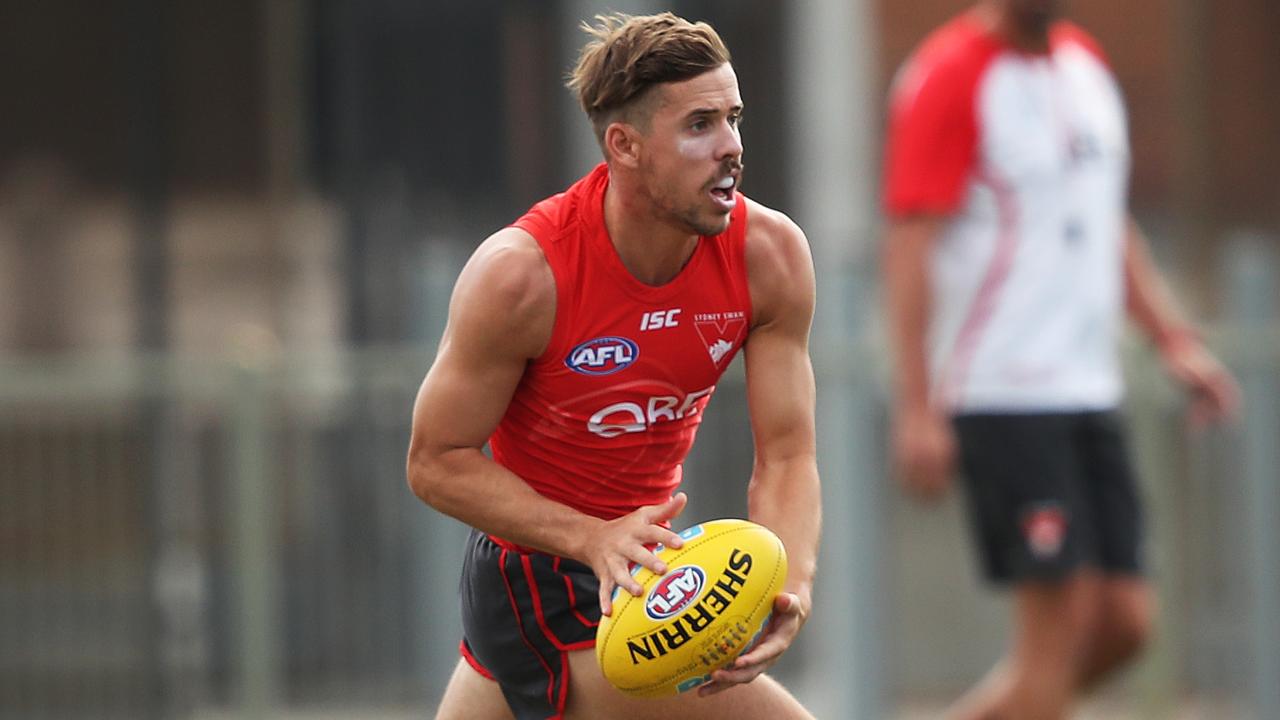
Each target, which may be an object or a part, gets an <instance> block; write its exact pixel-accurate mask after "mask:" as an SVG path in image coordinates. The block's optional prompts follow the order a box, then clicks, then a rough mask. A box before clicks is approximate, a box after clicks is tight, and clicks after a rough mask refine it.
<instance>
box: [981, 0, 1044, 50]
mask: <svg viewBox="0 0 1280 720" xmlns="http://www.w3.org/2000/svg"><path fill="white" fill-rule="evenodd" d="M978 15H979V17H980V18H982V19H983V20H984V21H985V22H986V24H987V27H988V28H989V29H990V30H991V32H993V33H994V34H995V35H996V36H997V37H999V38H1000V39H1001V40H1003V41H1004V42H1005V43H1006V44H1008V45H1009V46H1010V47H1012V48H1014V49H1015V50H1020V51H1022V52H1026V53H1033V54H1043V53H1047V52H1049V27H1050V25H1051V23H1050V22H1037V21H1034V20H1029V19H1026V18H1020V17H1018V15H1017V14H1016V13H1015V12H1014V11H1013V10H1012V9H1011V8H1010V7H1009V6H1008V5H1007V4H1006V3H999V2H985V3H983V4H981V5H980V6H979V7H978Z"/></svg>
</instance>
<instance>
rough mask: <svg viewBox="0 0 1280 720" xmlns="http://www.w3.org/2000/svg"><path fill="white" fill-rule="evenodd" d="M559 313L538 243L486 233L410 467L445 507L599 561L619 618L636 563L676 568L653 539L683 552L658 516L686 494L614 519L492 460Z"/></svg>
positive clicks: (431, 500)
mask: <svg viewBox="0 0 1280 720" xmlns="http://www.w3.org/2000/svg"><path fill="white" fill-rule="evenodd" d="M554 317H555V280H554V278H553V277H552V275H551V270H550V268H549V267H548V266H547V264H546V260H545V259H544V258H543V256H542V253H541V251H540V250H539V249H538V247H537V244H536V243H535V242H534V240H533V238H532V237H530V236H529V235H528V234H527V233H525V232H524V231H522V230H517V229H506V230H503V231H501V232H499V233H497V234H495V235H494V236H493V237H491V238H490V239H489V240H486V241H485V242H484V244H482V245H481V246H480V248H479V249H478V250H477V251H476V254H475V255H474V256H473V257H472V258H471V260H470V261H469V262H468V263H467V265H466V267H465V268H463V270H462V273H461V274H460V275H459V277H458V282H457V285H456V287H455V289H454V293H453V297H452V299H451V301H450V304H449V322H448V326H447V327H446V329H445V332H444V338H443V339H442V340H441V343H440V350H439V353H438V355H437V356H436V360H435V362H434V363H433V364H432V366H431V369H430V371H428V372H427V376H426V378H425V379H424V380H423V382H422V387H421V388H420V389H419V391H418V397H417V401H416V402H415V403H414V409H413V431H412V437H411V440H410V446H409V457H408V462H407V468H406V472H407V475H408V480H409V486H410V487H411V488H412V489H413V491H414V493H415V494H416V495H417V496H418V497H419V498H421V499H422V501H423V502H425V503H427V504H428V505H430V506H432V507H434V508H435V509H437V510H439V511H440V512H442V513H445V514H446V515H450V516H452V517H455V518H457V519H458V520H461V521H462V522H464V523H467V524H468V525H471V526H472V527H475V528H477V529H479V530H482V531H484V532H488V533H492V534H494V535H497V536H499V537H502V538H504V539H506V540H510V541H511V542H514V543H518V544H520V545H524V546H528V547H532V548H537V549H539V550H543V551H545V552H549V553H553V554H556V555H561V556H564V557H569V558H574V559H577V560H581V561H582V562H585V563H587V564H588V565H590V566H591V567H592V569H593V570H594V571H595V573H596V575H597V577H599V578H600V581H601V588H600V602H601V609H602V611H604V612H605V613H608V612H609V611H610V609H611V607H610V603H609V595H611V594H612V592H613V587H614V585H615V584H617V585H622V586H623V587H625V588H626V589H627V590H628V591H630V592H631V593H632V594H635V595H638V594H640V591H641V588H640V585H639V583H637V582H636V581H635V579H634V578H632V577H631V574H630V573H629V572H628V571H627V563H628V561H634V562H637V563H640V564H642V565H644V566H645V567H648V568H649V569H651V570H653V571H654V572H658V573H661V572H665V566H664V564H663V563H661V562H660V561H658V559H657V557H656V556H654V554H653V553H652V552H650V551H649V550H648V549H646V548H645V547H644V545H645V544H646V543H659V542H661V543H665V544H667V545H668V546H671V547H680V544H681V541H680V538H679V537H678V536H677V535H676V534H675V533H673V532H671V531H670V530H667V529H665V528H663V527H660V526H659V525H658V523H661V522H663V521H666V520H669V519H671V518H672V517H674V516H675V515H677V514H679V512H680V510H682V509H683V507H684V504H685V497H684V495H677V496H676V497H675V498H672V499H671V500H669V501H668V502H666V503H663V504H661V505H655V506H649V507H645V508H641V509H639V510H637V511H635V512H633V513H631V514H629V515H625V516H623V517H621V518H618V519H617V520H613V521H609V522H606V521H604V520H600V519H598V518H595V517H591V516H589V515H586V514H584V513H581V512H578V511H577V510H574V509H573V508H570V507H568V506H566V505H563V504H561V503H558V502H555V501H552V500H550V499H548V498H545V497H543V496H542V495H540V494H539V493H538V492H536V491H535V490H533V489H532V488H531V487H529V485H528V484H527V483H525V482H524V481H523V480H521V479H520V478H519V477H517V476H516V475H515V474H513V473H511V472H510V471H509V470H507V469H506V468H503V467H502V466H500V465H498V464H497V463H495V462H493V461H492V460H491V459H489V458H488V457H487V456H485V455H484V453H483V452H482V448H483V447H484V444H485V443H486V442H487V441H488V439H489V435H490V434H491V433H492V432H493V430H494V428H495V427H497V425H498V423H499V422H500V421H501V419H502V416H503V414H504V413H505V412H506V410H507V406H508V404H509V403H510V402H511V397H512V395H513V394H514V392H515V389H516V386H517V385H518V384H519V382H520V378H521V376H522V375H523V374H524V371H525V367H526V365H527V363H528V362H529V361H530V360H531V359H533V358H536V357H537V356H538V355H540V354H541V353H542V352H543V350H544V349H545V347H546V344H547V342H548V340H549V338H550V337H551V330H552V325H553V324H554Z"/></svg>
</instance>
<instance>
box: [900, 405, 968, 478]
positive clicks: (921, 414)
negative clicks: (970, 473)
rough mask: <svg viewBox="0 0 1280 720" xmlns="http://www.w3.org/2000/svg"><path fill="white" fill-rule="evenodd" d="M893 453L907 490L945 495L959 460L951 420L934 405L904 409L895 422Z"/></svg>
mask: <svg viewBox="0 0 1280 720" xmlns="http://www.w3.org/2000/svg"><path fill="white" fill-rule="evenodd" d="M893 455H894V461H895V464H896V465H897V469H898V479H899V481H900V482H901V483H902V485H903V487H904V488H906V490H907V492H909V493H911V494H912V495H914V496H916V497H918V498H920V499H923V500H936V499H938V498H940V497H942V495H943V494H944V493H945V492H946V491H947V488H948V487H949V486H950V484H951V475H952V472H953V470H954V467H955V461H956V440H955V431H954V430H952V428H951V422H950V421H949V420H948V419H947V417H946V416H945V415H943V414H942V413H939V412H937V411H934V410H932V409H914V410H908V409H900V411H899V412H898V413H897V414H896V415H895V417H894V422H893Z"/></svg>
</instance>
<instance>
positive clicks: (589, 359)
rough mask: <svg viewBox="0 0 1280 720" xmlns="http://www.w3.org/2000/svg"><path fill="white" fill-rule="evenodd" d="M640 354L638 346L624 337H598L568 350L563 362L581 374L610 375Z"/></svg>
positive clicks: (623, 367) (633, 360)
mask: <svg viewBox="0 0 1280 720" xmlns="http://www.w3.org/2000/svg"><path fill="white" fill-rule="evenodd" d="M639 356H640V346H639V345H636V344H635V342H633V341H631V340H628V339H627V338H624V337H615V336H612V335H611V336H607V337H598V338H594V339H591V340H588V341H586V342H584V343H582V344H581V345H578V346H577V347H575V348H574V349H572V350H570V351H569V355H568V357H566V358H565V359H564V364H565V365H566V366H567V367H568V368H569V369H570V370H572V371H574V372H577V373H582V374H583V375H612V374H613V373H616V372H618V371H619V370H622V369H625V368H626V367H627V366H628V365H630V364H631V363H633V362H635V361H636V358H637V357H639Z"/></svg>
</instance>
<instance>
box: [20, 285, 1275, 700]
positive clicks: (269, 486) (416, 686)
mask: <svg viewBox="0 0 1280 720" xmlns="http://www.w3.org/2000/svg"><path fill="white" fill-rule="evenodd" d="M1249 268H1250V265H1249V263H1244V264H1243V265H1242V267H1241V268H1238V269H1237V270H1239V272H1240V273H1243V274H1242V275H1240V277H1245V278H1246V279H1245V281H1242V282H1244V284H1245V285H1247V283H1248V281H1247V277H1246V276H1247V275H1248V273H1249V271H1250V270H1249ZM1268 277H1270V276H1260V278H1255V281H1256V282H1260V283H1262V285H1261V286H1259V287H1254V288H1252V289H1248V288H1246V289H1244V290H1241V292H1242V293H1243V294H1242V297H1241V299H1240V300H1239V301H1238V302H1236V303H1235V306H1237V307H1238V308H1239V312H1237V313H1236V315H1237V316H1238V317H1239V318H1240V319H1241V323H1242V324H1241V325H1238V326H1234V327H1224V328H1220V329H1219V330H1218V331H1216V332H1215V333H1213V334H1212V335H1211V338H1212V339H1213V341H1214V343H1215V345H1217V346H1218V347H1219V348H1220V349H1221V350H1222V353H1223V355H1224V357H1226V358H1227V359H1228V361H1229V362H1230V364H1231V365H1232V366H1233V367H1234V368H1235V369H1236V370H1237V371H1238V373H1239V374H1240V377H1241V378H1242V382H1243V384H1244V388H1245V391H1246V396H1247V398H1246V399H1247V405H1246V408H1247V410H1246V412H1247V417H1246V420H1245V422H1244V423H1243V424H1242V425H1241V426H1240V427H1237V428H1232V429H1226V430H1221V431H1217V432H1214V433H1209V434H1206V435H1194V434H1191V433H1189V432H1187V431H1186V430H1185V429H1184V428H1183V425H1182V424H1181V422H1180V420H1179V409H1180V401H1179V399H1178V396H1177V395H1176V394H1175V393H1174V392H1172V390H1171V389H1170V387H1169V385H1168V382H1167V381H1165V380H1163V379H1162V378H1161V376H1160V375H1159V374H1158V373H1156V372H1154V371H1152V370H1151V369H1150V367H1149V366H1148V365H1147V364H1146V363H1145V362H1135V363H1134V367H1135V368H1138V367H1141V368H1145V369H1144V370H1142V371H1138V372H1135V373H1133V382H1132V384H1131V388H1132V391H1131V397H1130V403H1129V413H1130V417H1131V420H1132V425H1133V428H1134V430H1135V433H1134V436H1135V439H1136V443H1135V448H1136V451H1137V453H1138V455H1139V458H1140V466H1141V467H1142V469H1143V475H1144V478H1145V485H1146V494H1147V496H1148V499H1149V501H1150V507H1151V515H1152V519H1153V528H1152V548H1151V549H1152V553H1151V554H1152V557H1153V560H1154V563H1153V565H1154V568H1153V577H1154V578H1155V580H1156V582H1157V586H1158V588H1159V590H1160V594H1161V599H1162V605H1163V610H1164V615H1163V618H1164V620H1163V623H1162V632H1161V633H1160V639H1159V641H1158V642H1157V644H1156V646H1155V647H1154V648H1153V650H1152V652H1150V653H1149V654H1148V657H1147V659H1146V660H1145V661H1144V663H1143V664H1142V666H1141V667H1140V668H1139V669H1138V670H1137V671H1136V672H1135V673H1134V675H1133V677H1131V678H1130V679H1129V680H1128V681H1127V682H1126V683H1125V684H1123V685H1122V686H1121V688H1120V689H1119V690H1113V693H1118V694H1119V695H1120V696H1121V698H1122V700H1123V703H1124V705H1123V706H1124V707H1126V708H1129V711H1131V712H1132V714H1133V715H1134V716H1145V717H1153V718H1162V717H1172V716H1173V712H1174V710H1175V709H1176V708H1179V707H1184V706H1186V704H1187V703H1188V702H1189V700H1188V698H1191V699H1195V700H1196V701H1201V700H1205V699H1208V700H1211V701H1212V702H1214V703H1216V705H1215V707H1217V708H1218V710H1216V711H1214V714H1212V715H1206V717H1208V716H1213V717H1251V716H1252V717H1275V716H1276V715H1275V712H1277V708H1280V701H1277V699H1276V698H1275V697H1274V693H1275V687H1276V684H1275V682H1274V680H1275V678H1276V677H1280V675H1277V674H1275V664H1276V663H1277V653H1278V652H1280V639H1277V622H1278V620H1280V603H1278V601H1277V598H1278V597H1280V589H1278V588H1277V578H1278V577H1280V573H1277V557H1276V556H1277V553H1276V552H1275V548H1276V547H1278V545H1277V544H1276V533H1277V530H1276V522H1277V520H1280V498H1278V493H1280V488H1278V487H1277V482H1276V479H1277V478H1276V471H1275V468H1277V467H1280V457H1278V456H1277V453H1278V448H1280V442H1278V441H1280V389H1278V385H1277V380H1278V379H1280V332H1277V330H1276V328H1275V327H1274V325H1262V324H1259V323H1262V322H1274V320H1273V318H1274V315H1273V314H1270V313H1273V312H1274V309H1273V308H1272V309H1266V307H1268V306H1267V305H1266V303H1265V302H1264V303H1263V304H1262V306H1260V307H1262V308H1263V309H1258V308H1253V309H1250V308H1251V307H1252V306H1250V305H1249V302H1250V301H1249V300H1248V299H1249V298H1256V297H1262V298H1264V299H1265V298H1268V297H1270V298H1272V299H1273V298H1274V292H1275V290H1274V285H1271V286H1268V285H1266V283H1267V282H1271V281H1270V280H1268V279H1267V278H1268ZM1259 293H1261V294H1260V295H1259ZM1255 321H1257V322H1255ZM1250 323H1253V324H1250ZM850 353H852V355H851V354H850ZM815 355H816V356H819V357H835V356H840V357H844V358H846V362H844V363H843V365H842V367H844V369H843V370H841V374H842V375H843V376H844V377H846V378H847V377H848V376H849V373H850V372H851V370H850V369H849V368H852V367H861V368H865V367H870V366H874V365H875V364H876V363H875V359H876V357H877V354H876V352H875V351H874V348H872V347H871V346H870V345H865V346H856V347H852V349H849V348H844V349H840V348H823V347H819V348H815ZM1135 357H1139V356H1135ZM1139 359H1140V358H1139ZM429 361H430V352H429V351H428V350H427V349H425V348H380V349H370V350H366V351H361V352H354V351H353V352H333V353H305V354H281V353H279V352H276V351H273V350H271V349H270V348H269V347H265V346H261V345H258V346H254V345H252V344H246V345H245V346H244V347H242V348H236V349H233V350H232V351H231V352H229V353H228V356H227V357H224V358H176V357H134V356H128V357H114V358H97V359H92V360H90V359H80V360H75V361H65V362H57V363H47V362H42V363H19V362H6V363H0V717H3V718H21V719H23V720H28V719H30V720H37V719H40V718H130V719H133V718H176V717H193V716H202V715H205V714H207V713H210V712H222V713H223V714H226V715H230V716H234V717H277V716H280V715H282V714H285V713H286V712H297V711H299V710H304V709H307V708H313V709H314V708H324V709H328V710H329V711H331V712H337V713H338V716H348V717H349V716H361V717H368V716H369V715H370V713H373V712H375V711H384V712H395V711H399V712H401V713H402V714H403V715H404V716H419V717H421V716H424V715H426V714H427V708H428V707H429V706H430V705H431V704H432V703H433V702H434V699H435V698H436V697H438V694H439V691H440V690H441V688H442V687H443V683H444V682H445V680H446V678H447V675H448V673H449V671H450V670H451V669H452V666H453V664H454V662H456V651H455V648H456V643H457V639H458V636H457V632H458V621H457V606H456V578H457V567H458V563H459V561H460V547H461V539H462V537H463V535H464V529H463V528H462V527H461V526H460V525H459V524H457V523H456V522H454V521H452V520H448V519H445V518H442V517H440V516H438V515H436V514H435V513H433V512H431V511H430V510H428V509H427V508H425V507H424V506H422V505H421V504H420V503H419V502H418V501H417V500H416V499H415V498H414V497H413V496H412V494H411V493H410V492H409V490H408V489H407V487H406V486H405V483H404V472H403V464H404V455H405V449H406V444H407V439H408V432H409V419H410V411H411V406H412V402H413V398H414V394H415V392H416V389H417V385H418V383H419V382H420V379H421V377H422V374H423V372H424V371H425V369H426V367H427V365H428V363H429ZM829 366H830V364H829V363H822V362H820V363H819V364H818V368H819V385H820V387H822V385H823V383H824V382H826V381H827V380H828V378H827V376H826V374H825V373H826V372H827V371H826V370H824V369H823V368H824V367H829ZM855 376H856V377H857V378H859V379H858V381H857V382H855V383H854V385H853V392H854V394H855V395H856V397H857V398H859V400H858V402H857V403H856V407H860V408H864V410H862V411H860V412H862V413H863V414H864V415H868V418H864V419H868V421H867V422H864V423H861V424H859V425H856V426H855V427H862V428H865V431H866V432H867V433H869V436H868V437H867V438H862V439H861V440H860V445H859V447H866V448H874V449H876V452H879V449H880V448H883V447H884V446H885V441H884V438H885V433H886V418H887V413H886V411H885V403H884V398H883V394H882V390H881V388H882V383H880V382H879V381H878V380H877V379H876V376H875V374H874V373H865V372H857V373H855ZM866 408H869V409H870V410H866ZM846 410H847V409H846ZM745 418H746V406H745V399H744V397H743V393H742V388H741V374H740V372H736V371H735V372H734V373H731V374H730V375H728V376H727V377H726V380H725V381H724V382H723V384H722V387H721V389H720V391H719V392H718V393H717V396H716V399H715V400H714V402H713V403H712V405H711V407H710V408H709V411H708V413H707V415H706V419H705V421H704V425H703V429H702V431H701V433H700V436H699V443H698V447H697V449H696V450H695V453H694V455H693V456H692V457H691V459H690V461H689V463H688V469H687V473H686V475H687V478H688V482H689V484H690V489H691V495H692V501H691V504H690V508H689V509H688V510H687V511H686V514H685V516H684V519H685V520H686V521H687V522H694V521H698V520H702V519H707V518H710V517H715V516H720V515H741V514H743V513H744V512H745V494H744V492H745V484H746V478H747V476H748V474H749V472H750V465H751V459H750V452H749V448H750V433H749V430H748V427H747V425H746V419H745ZM864 466H865V467H872V468H881V471H880V472H881V473H882V472H883V467H884V459H883V458H882V457H879V456H877V457H874V458H869V459H867V462H866V463H864ZM845 480H847V479H846V478H841V477H839V475H838V474H828V476H827V477H826V478H825V482H827V483H828V484H832V483H839V482H842V481H845ZM880 485H881V486H883V487H884V488H885V491H884V492H882V493H878V494H874V495H873V496H871V497H860V498H858V499H857V502H861V503H871V504H873V508H874V510H875V511H876V512H877V513H878V514H879V515H881V516H883V517H884V518H885V519H884V522H883V530H884V532H883V535H884V537H883V538H882V539H881V544H882V547H883V549H884V552H883V556H884V557H883V561H882V562H883V568H884V573H883V577H878V578H842V579H836V575H835V574H836V573H837V572H838V568H839V567H840V563H841V558H842V555H843V554H844V553H845V552H846V550H847V549H842V548H839V547H831V546H828V547H826V548H825V549H824V559H823V563H824V567H823V570H822V572H824V573H826V574H825V575H824V580H823V582H824V583H826V584H827V585H828V586H830V585H832V584H835V585H836V586H837V587H842V586H843V585H841V584H840V583H844V584H845V585H847V584H849V583H863V584H867V583H871V584H873V585H874V590H875V592H874V597H876V598H878V601H877V604H878V609H877V611H876V612H878V613H879V615H880V616H881V619H882V626H883V628H884V629H883V630H881V631H880V632H879V633H878V634H873V635H872V636H873V637H880V638H881V639H882V641H883V642H882V645H883V647H878V648H873V649H872V652H873V653H880V654H882V655H883V657H884V663H883V664H884V667H885V668H886V670H885V672H884V678H883V681H882V685H883V687H880V688H879V689H878V691H879V692H881V693H882V694H883V706H884V707H885V708H887V709H886V710H885V714H886V716H888V715H891V714H894V713H896V712H897V708H899V707H900V706H901V705H902V704H903V703H905V702H906V701H908V700H911V699H914V698H918V697H930V696H949V695H952V694H954V693H955V692H956V691H958V690H959V689H960V688H962V687H963V686H964V685H965V684H967V683H969V682H971V681H973V680H974V679H976V678H977V677H978V676H979V675H980V674H981V673H982V672H983V670H984V669H985V667H986V666H987V665H988V664H989V663H990V662H991V661H992V660H994V658H995V656H996V655H997V654H998V652H999V650H1000V646H1001V642H1002V638H1003V624H1002V614H1001V612H1000V607H1001V605H1000V603H1001V601H1000V600H999V599H997V598H994V597H993V596H992V595H991V594H990V593H988V592H987V591H985V590H982V589H980V588H979V587H978V585H977V583H976V581H974V580H973V574H974V573H973V571H972V558H971V557H970V555H969V553H968V550H967V548H966V544H965V543H964V542H963V537H962V536H963V533H964V530H963V529H961V527H960V523H959V513H958V511H957V504H956V503H955V502H954V501H953V502H951V503H950V504H947V505H944V506H943V507H942V508H941V509H934V510H926V509H921V508H917V507H913V506H911V505H909V504H908V503H906V502H905V501H904V500H902V499H901V498H900V497H898V496H897V495H896V494H895V493H894V492H893V491H892V490H891V485H890V482H889V481H888V480H887V479H886V480H884V481H883V482H881V483H880ZM847 510H848V509H847V508H841V507H838V506H828V508H827V522H828V523H829V524H830V523H840V522H842V521H843V520H844V518H846V517H847V516H848V513H847V512H846V511H847ZM828 597H829V596H828ZM840 613H841V608H840V607H839V606H838V604H832V603H830V602H828V604H827V605H826V606H824V607H820V608H818V613H817V615H815V619H814V620H813V622H812V624H811V625H810V627H809V628H808V629H807V630H806V636H807V637H809V638H812V637H815V636H821V635H824V634H827V635H829V634H831V633H842V632H845V630H843V629H841V628H843V627H844V626H843V625H841V623H840V622H839V615H840ZM808 642H812V641H811V640H810V641H808ZM829 647H831V645H830V644H829V643H828V644H820V646H819V644H813V645H809V644H806V642H802V643H801V644H800V645H799V646H798V647H797V649H796V652H794V653H793V654H792V656H789V657H788V658H786V659H785V660H784V663H783V664H782V665H780V666H779V668H778V674H779V675H780V676H781V677H782V679H783V680H784V681H786V682H789V683H794V686H795V687H797V688H798V690H799V691H800V692H801V694H802V697H804V699H806V700H807V701H809V702H811V703H813V704H815V705H818V706H820V705H821V704H822V698H821V695H822V694H823V693H824V688H826V687H831V686H833V685H834V684H839V683H844V682H848V681H849V680H850V679H849V678H843V677H841V672H842V671H841V667H842V664H841V663H840V662H839V658H838V657H832V656H831V655H830V650H827V649H822V648H829ZM1250 708H1256V709H1258V710H1256V711H1254V710H1250ZM835 712H836V713H838V712H839V711H838V710H837V711H835ZM833 716H834V715H833Z"/></svg>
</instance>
